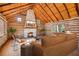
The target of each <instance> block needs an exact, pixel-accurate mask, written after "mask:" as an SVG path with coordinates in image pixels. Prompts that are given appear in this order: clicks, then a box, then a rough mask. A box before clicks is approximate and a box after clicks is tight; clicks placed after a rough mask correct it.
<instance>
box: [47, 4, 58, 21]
mask: <svg viewBox="0 0 79 59" xmlns="http://www.w3.org/2000/svg"><path fill="white" fill-rule="evenodd" d="M45 4H46V3H45ZM46 6H47V7H48V8H49V10H50V11H51V12H52V14H53V15H54V17H55V18H56V19H57V21H59V20H58V18H57V17H56V16H55V14H54V13H53V11H52V10H51V9H50V7H49V6H48V5H47V4H46Z"/></svg>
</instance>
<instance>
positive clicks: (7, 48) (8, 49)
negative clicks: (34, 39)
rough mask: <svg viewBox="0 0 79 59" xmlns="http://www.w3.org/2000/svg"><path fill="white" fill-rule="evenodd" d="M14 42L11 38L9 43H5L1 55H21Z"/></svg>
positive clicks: (0, 51) (0, 50)
mask: <svg viewBox="0 0 79 59" xmlns="http://www.w3.org/2000/svg"><path fill="white" fill-rule="evenodd" d="M13 44H14V41H13V40H9V41H8V42H7V43H5V44H4V45H3V47H1V49H0V56H19V55H20V51H19V49H17V50H14V46H13Z"/></svg>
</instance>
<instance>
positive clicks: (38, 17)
mask: <svg viewBox="0 0 79 59" xmlns="http://www.w3.org/2000/svg"><path fill="white" fill-rule="evenodd" d="M35 16H36V18H37V19H40V20H41V21H42V22H44V24H45V23H47V22H46V21H45V19H43V18H42V17H40V16H38V15H37V14H36V12H35Z"/></svg>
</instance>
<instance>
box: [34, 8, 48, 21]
mask: <svg viewBox="0 0 79 59" xmlns="http://www.w3.org/2000/svg"><path fill="white" fill-rule="evenodd" d="M34 10H35V12H36V13H38V14H39V16H41V17H42V18H43V19H44V20H45V22H49V21H48V19H47V18H46V16H45V15H44V14H43V13H42V12H41V11H39V9H38V8H37V7H35V8H34Z"/></svg>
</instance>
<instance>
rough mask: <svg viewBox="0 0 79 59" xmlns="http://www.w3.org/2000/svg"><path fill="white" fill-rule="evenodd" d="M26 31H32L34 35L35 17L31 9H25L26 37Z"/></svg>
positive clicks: (25, 33) (25, 35) (26, 32)
mask: <svg viewBox="0 0 79 59" xmlns="http://www.w3.org/2000/svg"><path fill="white" fill-rule="evenodd" d="M28 33H32V35H33V36H34V37H36V19H35V15H34V11H33V10H32V9H29V10H27V15H26V20H25V26H24V37H28Z"/></svg>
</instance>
